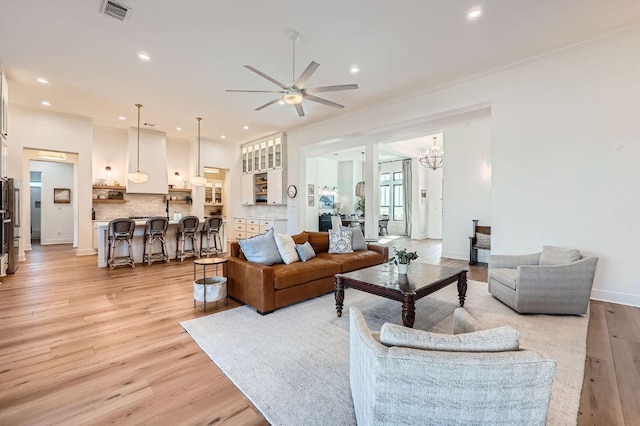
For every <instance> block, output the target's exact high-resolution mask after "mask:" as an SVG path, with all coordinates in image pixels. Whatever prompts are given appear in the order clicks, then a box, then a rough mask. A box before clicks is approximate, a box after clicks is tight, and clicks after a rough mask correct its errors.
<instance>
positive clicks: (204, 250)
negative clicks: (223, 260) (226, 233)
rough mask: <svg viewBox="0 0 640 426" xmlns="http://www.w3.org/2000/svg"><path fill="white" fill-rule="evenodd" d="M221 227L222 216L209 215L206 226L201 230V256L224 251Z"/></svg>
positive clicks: (205, 221)
mask: <svg viewBox="0 0 640 426" xmlns="http://www.w3.org/2000/svg"><path fill="white" fill-rule="evenodd" d="M221 227H222V218H221V217H219V216H209V217H208V218H206V219H205V220H204V226H203V227H202V230H201V231H200V256H204V255H206V256H207V257H209V255H211V254H216V253H222V251H223V250H222V240H221V239H220V228H221ZM211 243H213V247H212V244H211Z"/></svg>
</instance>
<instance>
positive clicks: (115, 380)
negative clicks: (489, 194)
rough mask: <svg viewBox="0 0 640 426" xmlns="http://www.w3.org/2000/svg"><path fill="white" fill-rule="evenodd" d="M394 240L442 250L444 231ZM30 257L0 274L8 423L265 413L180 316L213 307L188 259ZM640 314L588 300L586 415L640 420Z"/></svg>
mask: <svg viewBox="0 0 640 426" xmlns="http://www.w3.org/2000/svg"><path fill="white" fill-rule="evenodd" d="M389 244H390V245H393V244H399V245H401V246H403V247H409V248H411V249H412V250H417V251H418V253H419V255H420V260H421V261H426V262H431V263H439V262H440V245H439V244H438V242H434V241H428V240H427V241H413V240H406V239H405V240H395V241H392V242H390V243H389ZM27 258H28V260H27V261H26V262H21V263H20V268H19V269H18V272H17V273H16V274H15V275H12V276H9V277H5V278H3V279H2V284H0V321H1V323H0V425H29V424H37V425H42V424H53V423H59V424H65V425H73V424H111V423H117V424H141V423H143V424H144V423H146V424H225V425H263V424H267V422H266V421H265V420H264V419H263V417H262V416H261V415H260V413H259V412H258V411H257V410H256V409H255V408H254V407H253V406H252V405H251V403H250V402H249V401H248V400H247V399H246V398H245V397H244V396H243V394H242V393H241V392H240V391H238V390H237V389H236V388H235V386H234V385H233V384H232V383H231V382H230V381H229V380H228V379H227V378H226V376H225V375H224V374H223V373H222V372H221V371H220V370H219V369H218V368H217V367H216V365H215V364H214V363H213V362H211V360H210V359H209V358H208V357H207V355H205V354H204V352H202V351H201V350H200V349H199V347H198V346H197V345H196V344H195V343H194V342H193V341H192V339H191V338H190V337H189V335H188V334H186V333H185V332H184V330H183V329H182V327H180V325H179V322H180V321H183V320H186V319H190V318H196V317H199V316H202V315H205V314H204V313H203V312H202V306H201V304H198V306H197V308H196V309H194V308H193V299H192V285H191V282H192V278H193V264H192V263H191V262H189V261H185V262H184V263H182V264H181V263H180V262H171V263H170V264H168V265H165V264H159V263H157V264H154V265H152V266H143V265H138V266H137V267H136V268H135V269H133V270H132V269H127V268H122V269H116V270H113V271H109V270H108V269H106V268H103V269H99V268H97V266H96V258H95V256H89V257H76V256H75V253H74V251H73V250H72V249H71V247H69V246H48V247H39V246H35V247H34V250H33V251H32V252H30V253H28V254H27ZM440 263H441V264H443V265H448V266H462V265H465V263H464V262H461V261H456V260H448V259H442V261H441V262H440ZM468 276H469V278H470V279H472V280H479V281H486V276H487V272H486V269H485V268H482V267H472V268H470V271H469V275H468ZM235 306H237V303H235V302H233V301H230V302H229V305H228V306H224V304H223V303H220V304H219V306H218V307H217V308H216V305H215V304H213V305H212V304H209V305H208V308H209V309H208V312H207V314H209V313H211V312H213V311H215V310H216V309H217V310H222V309H228V308H232V307H235ZM256 315H257V314H256ZM639 326H640V309H635V308H629V307H625V306H620V305H614V304H606V303H593V304H592V313H591V319H590V323H589V337H588V348H587V361H586V375H585V384H584V389H583V397H582V402H581V404H580V410H581V415H580V418H579V424H581V425H583V424H585V425H586V424H593V425H623V424H626V425H635V424H640V417H639V415H640V399H639V397H638V392H637V389H638V386H639V385H640V327H639Z"/></svg>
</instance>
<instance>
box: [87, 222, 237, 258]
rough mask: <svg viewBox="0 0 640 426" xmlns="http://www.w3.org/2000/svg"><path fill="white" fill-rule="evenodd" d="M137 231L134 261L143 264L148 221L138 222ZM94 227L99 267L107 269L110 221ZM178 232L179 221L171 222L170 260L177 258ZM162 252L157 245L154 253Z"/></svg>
mask: <svg viewBox="0 0 640 426" xmlns="http://www.w3.org/2000/svg"><path fill="white" fill-rule="evenodd" d="M135 222H136V229H135V231H134V233H133V239H132V241H131V249H132V251H133V259H134V261H135V263H142V251H143V249H144V235H143V234H144V225H145V223H146V222H147V221H146V220H136V221H135ZM227 222H229V221H228V220H223V223H222V227H221V228H220V240H221V241H222V247H226V246H227V238H226V233H225V231H224V230H225V227H226V223H227ZM202 223H203V219H201V220H200V228H199V229H198V246H199V244H200V235H199V234H200V232H199V230H200V229H202ZM93 224H94V227H96V228H97V230H98V267H100V268H105V267H107V253H108V247H109V239H108V238H107V228H108V227H109V221H108V220H104V221H103V220H94V221H93ZM177 232H178V221H176V220H170V221H169V226H168V227H167V235H166V237H165V241H166V242H167V250H168V251H169V258H170V259H175V258H176V241H177V237H176V234H177ZM124 247H125V246H123V245H121V246H120V247H118V255H120V253H121V250H126V249H125V248H124ZM158 250H160V244H159V243H157V244H156V245H155V246H154V251H158Z"/></svg>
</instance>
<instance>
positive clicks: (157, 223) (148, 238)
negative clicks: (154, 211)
mask: <svg viewBox="0 0 640 426" xmlns="http://www.w3.org/2000/svg"><path fill="white" fill-rule="evenodd" d="M168 226H169V219H167V218H166V217H164V216H154V217H151V218H149V219H148V220H147V222H146V223H145V224H144V248H143V249H142V261H143V262H147V265H151V264H152V263H153V262H156V261H164V262H166V263H169V250H167V241H166V240H165V238H166V236H167V227H168ZM156 242H160V251H158V252H154V251H153V245H154V244H155V243H156Z"/></svg>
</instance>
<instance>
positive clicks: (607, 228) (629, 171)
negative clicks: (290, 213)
mask: <svg viewBox="0 0 640 426" xmlns="http://www.w3.org/2000/svg"><path fill="white" fill-rule="evenodd" d="M638 45H640V31H638V30H636V31H634V32H629V33H627V34H623V35H620V36H617V37H614V38H610V39H606V40H602V41H600V42H598V43H592V44H588V45H584V46H580V47H576V48H574V49H567V50H565V51H563V52H561V53H558V54H555V55H551V56H548V57H546V58H540V59H538V60H537V61H534V62H530V63H525V64H522V65H520V66H517V67H513V68H510V69H505V70H503V71H502V72H499V73H495V74H492V75H488V76H484V77H477V78H474V79H469V80H467V81H465V82H461V83H459V84H456V85H452V86H447V87H444V88H442V89H439V90H433V91H429V92H426V93H423V94H417V95H415V96H414V97H411V98H407V99H405V100H401V101H397V102H392V103H388V104H385V105H381V106H377V107H373V108H371V109H369V110H367V111H364V112H360V113H354V114H351V115H343V116H341V117H340V118H338V119H335V120H332V121H329V122H325V123H321V124H316V125H313V126H310V127H307V128H302V129H299V130H296V131H291V132H289V134H288V143H289V154H290V155H289V158H292V157H296V160H297V158H298V157H297V156H298V153H299V151H300V147H304V146H305V145H308V144H313V143H316V142H320V141H325V140H329V139H331V138H336V137H341V136H344V135H358V136H359V135H363V134H367V133H371V132H374V131H376V132H389V133H391V132H396V133H397V134H406V133H416V132H417V131H418V130H419V128H420V127H421V126H423V125H424V126H425V127H428V124H429V122H432V121H434V120H436V119H438V118H442V117H447V116H452V115H455V114H457V113H459V112H461V111H468V110H474V109H478V108H482V107H486V105H490V106H491V121H490V123H491V126H490V131H491V179H492V180H491V198H492V202H491V204H490V206H491V211H490V217H491V225H492V227H493V228H492V233H493V238H492V247H493V253H527V252H534V251H537V250H540V249H541V247H542V246H543V245H544V244H556V245H562V246H568V247H575V248H578V249H580V250H582V251H584V252H587V253H590V254H594V255H596V256H598V257H599V258H600V261H599V264H598V269H597V272H596V279H595V283H594V290H593V296H594V297H596V298H602V299H606V300H611V301H614V302H620V303H628V304H633V305H638V306H640V279H639V278H638V275H637V271H636V270H635V268H634V265H635V262H636V259H635V258H636V257H637V256H636V249H635V239H634V238H633V236H634V235H636V234H637V230H638V225H637V223H638V221H637V212H638V210H639V209H640V202H639V201H638V198H637V197H635V196H634V195H632V193H630V192H629V189H628V187H629V185H633V184H635V182H637V181H638V180H639V179H640V168H638V167H637V158H639V157H640V143H638V140H637V139H638V135H639V134H640V121H639V120H638V119H637V111H638V108H637V106H638V104H639V103H640V84H639V83H638V75H640V56H639V55H637V46H638ZM372 123H375V124H372ZM374 126H375V127H374ZM481 127H482V128H484V126H481ZM458 133H459V134H462V133H463V129H459V131H458ZM422 134H425V133H422ZM451 136H452V135H449V134H447V133H445V143H446V144H447V146H446V148H445V156H447V158H449V157H448V155H449V153H450V151H451V149H450V148H449V143H450V141H451V139H450V137H451ZM469 148H472V147H469ZM300 152H302V151H300ZM445 161H447V160H446V159H445ZM289 170H290V172H291V173H295V172H296V170H298V161H291V162H289ZM447 173H448V172H447V170H446V169H445V183H444V184H445V194H444V198H445V202H446V200H447V197H448V194H447V184H448V181H449V180H452V179H455V176H451V175H450V174H449V175H447ZM303 178H304V175H300V174H299V179H300V180H302V179H303ZM454 208H455V206H453V205H451V204H448V205H445V210H444V217H445V219H446V218H447V216H448V214H449V213H452V214H461V213H456V212H455V210H453V211H452V209H454ZM480 214H486V211H484V212H482V211H478V212H472V211H470V212H468V214H467V216H471V215H473V216H479V215H480ZM477 218H478V219H483V217H477ZM302 219H303V217H302V216H299V220H302ZM465 223H466V220H465ZM468 226H469V225H465V226H464V227H461V228H460V230H458V229H451V228H448V229H447V227H446V225H445V229H444V235H443V238H444V240H445V241H444V244H446V248H447V251H448V252H449V253H457V252H459V253H460V254H462V252H461V250H462V248H461V247H460V249H458V247H455V244H454V243H452V242H450V241H447V240H448V239H450V238H458V239H459V238H462V237H464V240H461V241H464V242H463V243H461V244H465V245H466V241H468V240H467V237H468V234H469V230H468V229H469V228H468ZM457 233H460V236H459V237H455V235H456V234H457ZM465 240H466V241H465Z"/></svg>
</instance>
